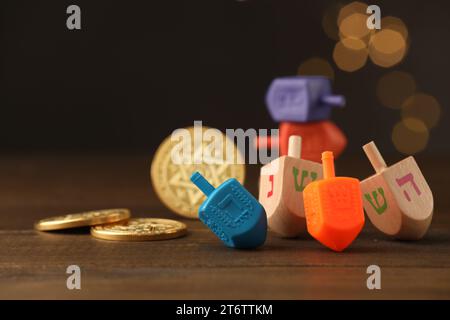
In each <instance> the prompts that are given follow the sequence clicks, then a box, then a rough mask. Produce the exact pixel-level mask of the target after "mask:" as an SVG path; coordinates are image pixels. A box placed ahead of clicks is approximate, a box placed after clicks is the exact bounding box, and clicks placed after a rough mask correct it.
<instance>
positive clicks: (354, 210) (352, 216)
mask: <svg viewBox="0 0 450 320" xmlns="http://www.w3.org/2000/svg"><path fill="white" fill-rule="evenodd" d="M322 166H323V176H324V179H323V180H319V181H314V182H312V183H310V184H308V185H307V186H306V188H305V190H304V191H303V199H304V204H305V216H306V226H307V228H308V232H309V233H310V234H311V235H312V236H313V237H314V238H315V239H317V240H318V241H319V242H321V243H322V244H323V245H325V246H327V247H328V248H330V249H332V250H334V251H342V250H344V249H345V248H346V247H348V246H349V245H350V244H351V243H352V241H353V240H355V238H356V237H357V236H358V234H359V232H360V231H361V229H362V228H363V226H364V210H363V206H362V199H361V190H360V186H359V180H358V179H355V178H348V177H335V176H334V159H333V153H332V152H330V151H325V152H323V153H322Z"/></svg>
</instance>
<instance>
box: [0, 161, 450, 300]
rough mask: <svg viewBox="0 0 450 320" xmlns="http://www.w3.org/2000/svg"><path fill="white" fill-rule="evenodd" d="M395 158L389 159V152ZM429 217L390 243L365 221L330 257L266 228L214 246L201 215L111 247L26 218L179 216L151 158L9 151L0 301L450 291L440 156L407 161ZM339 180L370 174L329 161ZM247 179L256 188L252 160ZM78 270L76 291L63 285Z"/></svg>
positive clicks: (0, 203) (1, 212)
mask: <svg viewBox="0 0 450 320" xmlns="http://www.w3.org/2000/svg"><path fill="white" fill-rule="evenodd" d="M396 160H398V159H396ZM417 160H418V162H419V165H420V166H421V167H422V171H423V172H424V175H425V177H426V178H427V179H428V182H429V184H430V186H431V189H432V190H433V193H434V199H435V208H436V209H435V213H434V220H433V223H432V225H431V229H430V231H429V233H428V234H427V236H426V237H425V238H424V239H423V240H422V241H419V242H400V241H393V240H389V239H388V238H386V237H385V236H383V235H382V234H380V233H379V232H377V231H376V230H375V229H374V228H373V227H372V226H371V224H370V221H367V223H366V226H365V228H364V230H363V232H362V233H361V235H360V237H359V238H358V239H357V240H356V241H355V242H354V243H353V244H352V246H351V247H350V248H349V249H348V250H346V251H345V252H343V253H334V252H331V251H330V250H328V249H327V248H325V247H323V246H321V245H320V244H319V243H317V242H316V241H313V240H312V239H311V238H309V237H305V238H301V239H295V240H288V239H280V238H277V237H276V236H274V235H272V234H270V235H269V237H268V239H267V241H266V245H265V246H264V247H262V248H260V249H257V250H252V251H244V250H232V249H229V248H226V247H224V246H223V245H222V244H221V243H220V242H219V240H217V239H216V238H215V237H214V236H213V234H212V233H211V232H209V230H208V229H206V227H204V226H203V225H202V224H201V223H200V222H199V221H192V220H183V221H185V222H186V223H187V225H188V227H189V234H188V235H187V236H186V237H184V238H180V239H176V240H170V241H159V242H139V243H133V242H110V241H102V240H97V239H94V238H92V237H91V236H90V235H89V234H88V232H87V230H84V229H83V230H77V231H67V232H57V233H40V232H37V231H34V230H33V223H34V221H36V220H38V219H41V218H44V217H47V216H52V215H59V214H65V213H71V212H77V211H84V210H91V209H101V208H112V207H128V208H130V209H131V210H132V214H133V215H134V216H139V217H166V218H175V219H181V218H178V217H177V216H176V215H175V214H173V213H171V212H170V211H169V210H168V209H166V208H165V207H164V206H163V205H162V204H161V203H160V202H159V200H158V199H157V198H156V196H155V194H154V193H153V191H152V187H151V183H150V179H149V167H150V161H151V155H148V154H147V155H146V154H113V153H110V154H102V155H98V154H97V155H95V154H89V153H84V154H78V155H77V154H67V153H66V154H31V153H30V154H15V155H8V154H6V155H1V156H0V288H1V289H0V298H2V299H15V298H26V299H47V298H55V299H73V298H75V299H86V298H87V299H90V298H100V299H109V298H112V299H122V298H124V299H170V298H171V299H222V298H224V299H228V298H230V299H304V298H307V299H316V298H319V299H320V298H332V299H347V298H355V299H391V298H394V299H402V298H407V299H409V298H413V299H416V298H425V299H428V298H437V299H443V298H445V299H449V298H450V233H449V231H450V196H449V195H448V183H449V181H450V172H449V163H450V158H434V159H433V158H424V159H421V158H419V159H417ZM336 166H337V173H338V174H339V175H353V176H355V177H358V178H363V177H364V176H367V175H369V174H370V173H371V168H370V165H369V163H368V161H367V160H366V159H365V158H364V156H363V155H362V154H361V155H360V156H359V157H347V158H343V159H339V160H338V162H337V164H336ZM247 168H248V178H247V182H246V186H247V187H248V189H249V190H250V191H251V192H252V193H253V194H257V193H256V191H257V184H256V181H257V175H258V167H257V166H248V167H247ZM71 264H76V265H79V266H80V268H81V272H82V277H81V290H68V289H67V288H66V279H67V276H68V275H67V274H66V273H65V272H66V268H67V266H68V265H71ZM372 264H376V265H379V266H380V268H381V274H382V276H381V281H382V288H381V290H368V289H367V287H366V280H367V277H368V275H367V274H366V268H367V267H368V266H369V265H372Z"/></svg>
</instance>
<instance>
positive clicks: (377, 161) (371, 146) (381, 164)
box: [363, 141, 387, 173]
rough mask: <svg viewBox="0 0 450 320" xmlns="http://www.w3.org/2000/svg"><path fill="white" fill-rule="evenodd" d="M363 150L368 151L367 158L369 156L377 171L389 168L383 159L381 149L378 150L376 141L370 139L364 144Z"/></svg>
mask: <svg viewBox="0 0 450 320" xmlns="http://www.w3.org/2000/svg"><path fill="white" fill-rule="evenodd" d="M363 150H364V152H365V153H366V156H367V158H369V161H370V163H371V164H372V167H373V168H374V169H375V172H376V173H380V172H381V171H383V170H384V169H386V168H387V165H386V162H385V161H384V159H383V156H382V155H381V153H380V151H379V150H378V148H377V146H376V145H375V142H373V141H370V142H369V143H367V144H365V145H364V146H363Z"/></svg>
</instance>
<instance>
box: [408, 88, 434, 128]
mask: <svg viewBox="0 0 450 320" xmlns="http://www.w3.org/2000/svg"><path fill="white" fill-rule="evenodd" d="M440 115H441V106H440V104H439V102H438V101H437V99H436V98H435V97H433V96H430V95H428V94H425V93H416V94H414V95H412V96H410V97H409V98H407V99H406V100H405V101H404V102H403V105H402V118H403V119H409V118H416V119H420V120H421V121H422V122H423V123H424V125H425V126H426V127H427V128H428V129H431V128H433V127H434V126H436V124H437V123H438V121H439V118H440Z"/></svg>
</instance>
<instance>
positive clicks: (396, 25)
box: [381, 16, 409, 39]
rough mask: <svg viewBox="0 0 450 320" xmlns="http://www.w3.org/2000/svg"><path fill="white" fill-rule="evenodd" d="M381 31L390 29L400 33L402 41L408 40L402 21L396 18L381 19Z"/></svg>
mask: <svg viewBox="0 0 450 320" xmlns="http://www.w3.org/2000/svg"><path fill="white" fill-rule="evenodd" d="M381 29H391V30H394V31H397V32H398V33H400V34H401V35H402V37H403V39H408V34H409V32H408V28H407V27H406V24H405V23H404V22H403V21H402V19H400V18H397V17H392V16H388V17H384V18H382V19H381Z"/></svg>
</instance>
